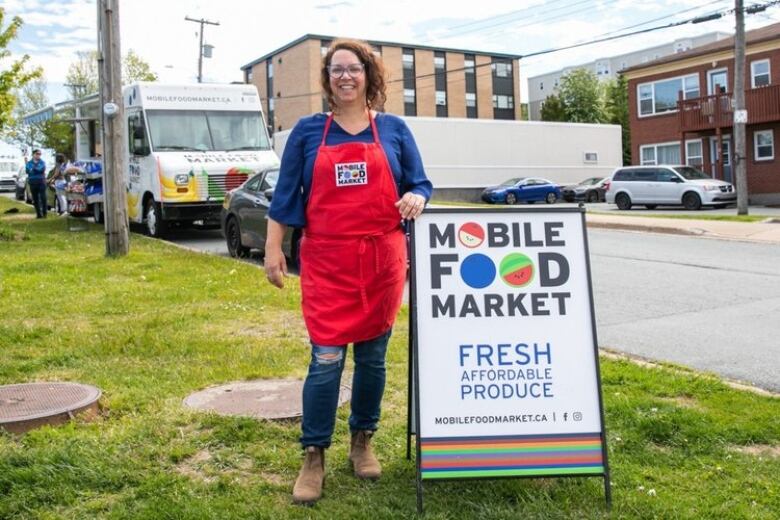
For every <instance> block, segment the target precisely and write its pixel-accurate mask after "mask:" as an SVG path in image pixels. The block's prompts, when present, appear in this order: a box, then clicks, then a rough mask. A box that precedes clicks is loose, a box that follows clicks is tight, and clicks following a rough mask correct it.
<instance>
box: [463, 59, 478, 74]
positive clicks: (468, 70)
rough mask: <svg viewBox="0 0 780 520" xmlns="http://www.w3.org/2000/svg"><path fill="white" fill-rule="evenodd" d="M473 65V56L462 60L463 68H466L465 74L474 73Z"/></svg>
mask: <svg viewBox="0 0 780 520" xmlns="http://www.w3.org/2000/svg"><path fill="white" fill-rule="evenodd" d="M474 65H475V64H474V58H466V59H465V60H463V68H464V69H465V70H466V74H474Z"/></svg>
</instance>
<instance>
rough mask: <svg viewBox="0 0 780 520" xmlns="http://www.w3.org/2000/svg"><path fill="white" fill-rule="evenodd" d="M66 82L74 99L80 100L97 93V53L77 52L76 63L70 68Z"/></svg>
mask: <svg viewBox="0 0 780 520" xmlns="http://www.w3.org/2000/svg"><path fill="white" fill-rule="evenodd" d="M65 82H66V85H67V86H68V91H69V92H70V97H71V98H72V99H78V98H81V97H84V96H88V95H90V94H94V93H95V92H97V91H98V68H97V51H78V52H76V61H74V62H72V63H71V64H70V65H69V66H68V72H67V74H66V75H65Z"/></svg>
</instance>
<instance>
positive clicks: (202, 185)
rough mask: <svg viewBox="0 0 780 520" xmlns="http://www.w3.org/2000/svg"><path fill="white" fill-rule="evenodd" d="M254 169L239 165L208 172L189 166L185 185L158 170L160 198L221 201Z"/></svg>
mask: <svg viewBox="0 0 780 520" xmlns="http://www.w3.org/2000/svg"><path fill="white" fill-rule="evenodd" d="M253 173H254V170H252V169H251V168H245V167H241V166H235V167H233V168H230V169H229V170H228V171H227V172H225V173H209V172H208V171H207V170H206V169H205V168H201V169H200V170H199V171H196V170H195V169H194V168H191V169H190V171H189V172H188V174H187V175H188V177H189V180H188V182H187V184H186V185H185V186H177V185H176V182H175V181H174V177H175V176H174V175H166V174H165V173H164V172H162V171H161V169H160V170H158V176H159V178H160V190H161V192H162V193H161V196H162V200H164V201H166V202H199V201H206V200H210V201H222V200H224V198H225V193H227V192H228V191H230V190H232V189H234V188H238V187H239V186H241V185H242V184H243V183H244V182H245V181H246V180H247V179H248V178H249V176H250V175H251V174H253Z"/></svg>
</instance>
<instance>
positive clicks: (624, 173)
mask: <svg viewBox="0 0 780 520" xmlns="http://www.w3.org/2000/svg"><path fill="white" fill-rule="evenodd" d="M736 200H737V192H736V190H735V189H734V186H733V185H732V184H731V183H728V182H724V181H721V180H717V179H713V178H712V177H710V176H709V175H707V174H706V173H704V172H702V171H700V170H697V169H696V168H694V167H693V166H687V165H659V166H626V167H623V168H618V169H617V170H615V171H614V173H613V174H612V178H611V179H610V180H609V181H608V183H607V202H609V203H610V204H617V207H618V209H621V210H628V209H631V206H633V205H634V204H642V205H644V206H645V207H646V208H647V209H654V208H656V207H657V206H659V205H670V206H679V205H682V206H684V207H685V209H690V210H697V209H700V208H701V207H702V206H715V207H726V206H728V205H729V204H731V203H733V202H736Z"/></svg>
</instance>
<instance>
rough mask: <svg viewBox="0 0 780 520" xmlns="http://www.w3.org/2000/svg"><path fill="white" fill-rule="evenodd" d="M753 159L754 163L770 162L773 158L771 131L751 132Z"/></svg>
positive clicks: (773, 149) (772, 136)
mask: <svg viewBox="0 0 780 520" xmlns="http://www.w3.org/2000/svg"><path fill="white" fill-rule="evenodd" d="M753 157H754V158H755V159H756V161H770V160H772V159H774V158H775V136H774V134H773V132H772V130H760V131H758V132H753Z"/></svg>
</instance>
